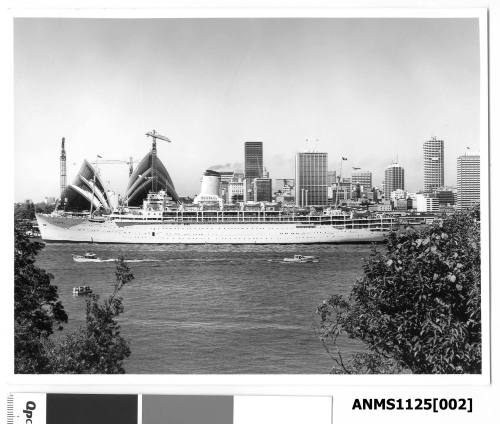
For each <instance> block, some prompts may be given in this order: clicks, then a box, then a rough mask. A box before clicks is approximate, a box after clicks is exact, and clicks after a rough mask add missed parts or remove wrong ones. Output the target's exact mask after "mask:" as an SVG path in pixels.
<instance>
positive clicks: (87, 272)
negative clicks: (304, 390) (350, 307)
mask: <svg viewBox="0 0 500 424" xmlns="http://www.w3.org/2000/svg"><path fill="white" fill-rule="evenodd" d="M87 251H92V252H94V253H96V254H97V255H98V256H99V257H100V258H102V259H110V258H116V257H118V256H120V255H122V256H124V257H125V258H126V259H130V260H131V262H130V263H129V266H130V268H131V270H132V272H133V273H134V275H135V280H133V281H132V282H131V283H130V285H128V286H126V287H124V289H123V290H122V291H121V295H122V297H123V299H124V307H125V312H124V313H123V314H122V315H121V316H120V319H119V320H120V324H121V327H122V334H123V335H124V336H125V337H126V338H127V339H128V340H129V341H130V346H131V351H132V354H131V356H130V357H129V358H128V359H127V360H126V362H125V369H126V372H127V373H137V374H142V373H148V374H149V373H154V374H159V373H183V374H184V373H185V374H192V373H202V374H205V373H206V374H209V373H210V374H211V373H215V374H227V373H236V374H256V373H268V374H324V373H328V372H329V370H330V369H331V367H332V366H333V362H332V359H331V358H330V357H329V356H328V354H327V353H326V352H325V350H324V348H323V346H322V345H321V342H320V341H319V340H318V338H317V336H316V334H315V331H314V321H315V309H316V306H317V305H318V304H319V303H320V302H321V301H322V300H323V299H325V298H327V297H328V296H329V295H331V294H335V293H338V294H347V293H348V292H349V290H350V288H351V287H352V284H353V283H354V281H355V280H356V278H358V277H359V276H360V275H361V274H362V258H366V257H368V255H369V253H370V246H369V245H139V244H137V245H135V244H127V245H116V244H113V245H112V244H109V245H106V244H97V245H96V244H94V245H91V244H84V243H80V244H64V243H53V244H47V245H46V246H45V248H44V249H43V250H42V252H41V253H40V255H39V258H38V264H39V265H40V266H41V267H43V268H45V269H46V270H47V271H49V272H50V273H52V274H53V275H54V280H53V284H56V285H57V286H58V287H59V296H60V299H61V300H62V302H63V304H64V307H65V309H66V311H67V313H68V315H69V319H70V320H69V322H68V324H67V325H66V326H65V330H64V331H72V330H76V329H77V328H78V327H79V326H80V325H82V324H83V321H84V314H85V299H84V297H74V296H73V295H72V288H73V287H74V286H78V285H89V286H91V287H92V289H93V290H94V293H96V294H99V295H101V296H107V295H109V294H110V293H111V291H112V287H113V281H114V277H115V276H114V270H115V264H114V263H113V262H101V263H77V262H74V261H73V259H72V254H78V255H80V254H84V253H85V252H87ZM294 254H304V255H316V256H318V257H319V258H320V262H319V263H304V264H297V263H283V262H282V259H283V258H284V257H290V256H293V255H294ZM340 346H341V349H342V351H343V352H344V353H345V354H346V355H347V356H348V355H349V354H351V353H352V352H354V351H360V350H363V346H362V345H361V344H360V343H359V342H357V341H354V340H350V339H348V338H347V337H343V338H341V340H340Z"/></svg>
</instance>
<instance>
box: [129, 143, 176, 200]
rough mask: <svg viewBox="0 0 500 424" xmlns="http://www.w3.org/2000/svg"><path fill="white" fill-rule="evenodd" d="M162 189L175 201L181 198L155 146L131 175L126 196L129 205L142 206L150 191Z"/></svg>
mask: <svg viewBox="0 0 500 424" xmlns="http://www.w3.org/2000/svg"><path fill="white" fill-rule="evenodd" d="M160 190H165V192H166V193H167V195H168V196H170V197H171V198H172V199H173V200H174V201H178V200H179V196H178V195H177V192H176V191H175V188H174V183H173V182H172V179H171V178H170V175H169V174H168V171H167V169H166V168H165V166H164V165H163V163H162V161H161V160H160V159H159V158H158V156H157V155H156V149H155V147H153V149H152V150H151V151H150V152H149V153H148V154H147V155H146V156H144V158H143V159H142V160H141V161H140V162H139V165H137V167H136V168H135V170H134V172H133V173H132V175H131V176H130V179H129V182H128V187H127V191H126V193H125V198H126V199H127V201H128V205H129V206H142V202H143V200H144V199H146V197H147V195H148V193H149V192H150V191H160Z"/></svg>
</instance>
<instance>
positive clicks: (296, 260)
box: [283, 255, 319, 264]
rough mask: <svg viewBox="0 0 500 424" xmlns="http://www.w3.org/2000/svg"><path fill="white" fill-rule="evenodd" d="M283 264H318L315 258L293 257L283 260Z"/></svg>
mask: <svg viewBox="0 0 500 424" xmlns="http://www.w3.org/2000/svg"><path fill="white" fill-rule="evenodd" d="M283 262H293V263H299V264H303V263H307V262H319V258H318V257H317V256H304V255H294V256H293V258H284V259H283Z"/></svg>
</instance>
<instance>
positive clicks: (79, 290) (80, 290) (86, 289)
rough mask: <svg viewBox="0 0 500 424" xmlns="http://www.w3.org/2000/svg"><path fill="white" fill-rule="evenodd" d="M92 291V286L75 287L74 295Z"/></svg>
mask: <svg viewBox="0 0 500 424" xmlns="http://www.w3.org/2000/svg"><path fill="white" fill-rule="evenodd" d="M90 293H92V289H91V288H90V286H78V287H73V295H74V296H78V295H84V294H90Z"/></svg>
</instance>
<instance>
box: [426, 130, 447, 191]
mask: <svg viewBox="0 0 500 424" xmlns="http://www.w3.org/2000/svg"><path fill="white" fill-rule="evenodd" d="M443 185H444V141H443V140H438V139H437V138H436V137H432V138H431V139H430V140H427V141H425V142H424V191H425V192H427V193H429V192H431V191H433V190H435V189H437V188H439V187H442V186H443Z"/></svg>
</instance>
